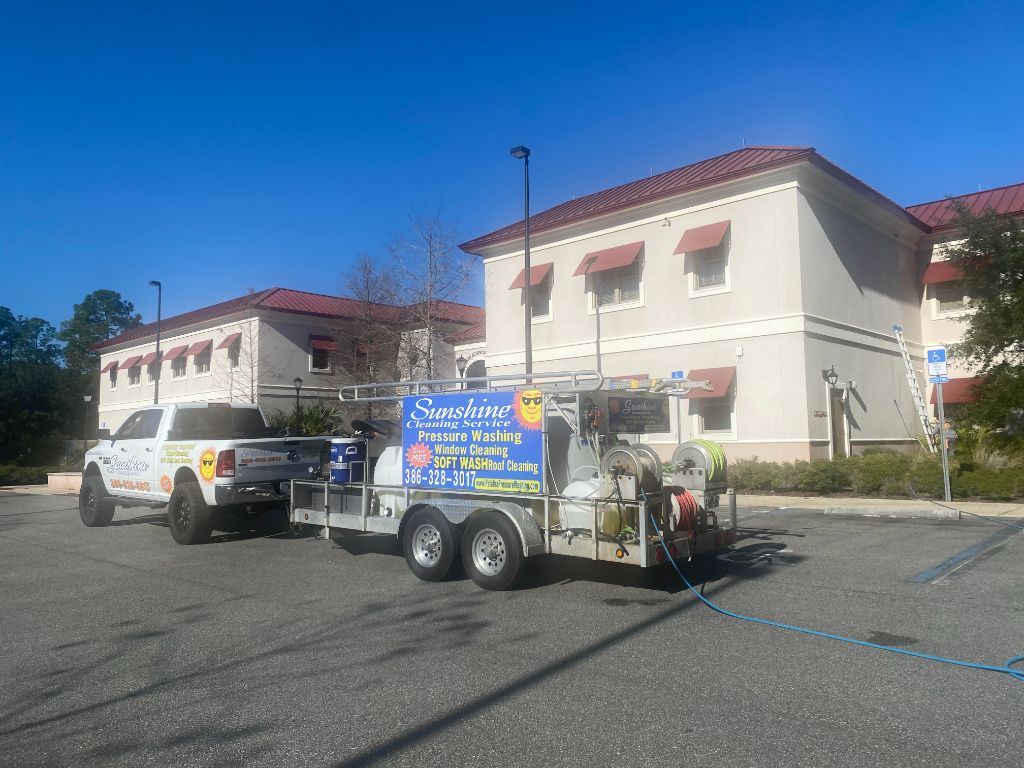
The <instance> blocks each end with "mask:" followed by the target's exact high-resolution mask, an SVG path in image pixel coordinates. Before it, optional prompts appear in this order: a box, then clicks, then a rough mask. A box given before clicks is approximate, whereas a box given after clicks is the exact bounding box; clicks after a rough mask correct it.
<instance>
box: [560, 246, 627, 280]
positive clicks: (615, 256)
mask: <svg viewBox="0 0 1024 768" xmlns="http://www.w3.org/2000/svg"><path fill="white" fill-rule="evenodd" d="M643 247H644V241H643V240H641V241H640V242H638V243H628V244H626V245H617V246H615V247H614V248H605V249H604V250H603V251H594V252H593V253H588V254H587V255H586V256H584V257H583V261H581V262H580V265H579V266H578V267H576V271H575V272H573V273H572V275H573V277H577V276H579V275H592V274H593V273H594V272H604V271H606V270H609V269H618V268H619V267H628V266H629V265H630V264H632V263H633V262H634V261H636V257H637V256H639V255H640V250H641V249H642V248H643Z"/></svg>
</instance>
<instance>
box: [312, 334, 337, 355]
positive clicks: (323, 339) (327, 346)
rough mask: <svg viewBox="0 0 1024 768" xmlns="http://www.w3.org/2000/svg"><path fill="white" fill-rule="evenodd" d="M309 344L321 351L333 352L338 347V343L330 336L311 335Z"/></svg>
mask: <svg viewBox="0 0 1024 768" xmlns="http://www.w3.org/2000/svg"><path fill="white" fill-rule="evenodd" d="M309 346H311V347H312V348H313V349H319V350H321V351H327V352H333V351H334V350H336V349H337V348H338V343H337V342H336V341H335V340H334V339H332V338H331V337H330V336H310V337H309Z"/></svg>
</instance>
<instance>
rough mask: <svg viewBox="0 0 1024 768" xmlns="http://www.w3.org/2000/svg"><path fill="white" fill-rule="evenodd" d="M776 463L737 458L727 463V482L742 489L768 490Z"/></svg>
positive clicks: (770, 488) (770, 487)
mask: <svg viewBox="0 0 1024 768" xmlns="http://www.w3.org/2000/svg"><path fill="white" fill-rule="evenodd" d="M777 467H778V464H775V463H774V462H766V461H758V460H757V457H756V456H755V457H754V458H752V459H737V460H736V461H734V462H733V463H732V464H730V465H729V483H730V484H731V485H732V486H733V487H734V488H737V489H742V490H744V491H770V490H772V480H773V478H774V477H775V473H776V468H777Z"/></svg>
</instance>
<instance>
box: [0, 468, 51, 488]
mask: <svg viewBox="0 0 1024 768" xmlns="http://www.w3.org/2000/svg"><path fill="white" fill-rule="evenodd" d="M60 471H61V470H60V468H59V467H19V466H15V465H14V464H0V485H43V484H45V483H46V473H47V472H60Z"/></svg>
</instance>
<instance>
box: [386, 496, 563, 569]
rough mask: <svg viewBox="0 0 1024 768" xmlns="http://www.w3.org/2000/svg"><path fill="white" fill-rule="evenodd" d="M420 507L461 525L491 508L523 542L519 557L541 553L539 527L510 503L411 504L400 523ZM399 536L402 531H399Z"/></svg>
mask: <svg viewBox="0 0 1024 768" xmlns="http://www.w3.org/2000/svg"><path fill="white" fill-rule="evenodd" d="M424 507H433V508H434V509H437V510H438V511H439V512H440V513H441V514H442V515H444V516H445V519H447V520H448V522H449V523H451V524H452V525H463V524H464V523H465V522H466V521H467V520H468V519H469V518H470V517H472V516H473V514H474V513H475V512H479V511H483V510H485V509H493V510H496V511H498V512H501V513H502V514H503V515H505V516H506V517H507V518H508V519H509V520H511V521H512V525H514V526H515V527H516V531H518V532H519V540H520V541H521V542H522V543H523V557H530V556H531V555H540V554H543V552H544V537H543V535H542V534H541V530H540V526H539V525H537V523H536V521H535V520H534V519H533V515H531V514H530V512H529V510H526V509H524V508H523V507H521V506H519V505H518V504H515V503H513V502H510V501H491V502H488V501H484V500H482V499H481V500H479V501H478V500H476V499H431V500H430V501H429V502H422V503H419V504H413V505H412V506H410V507H409V509H408V510H407V511H406V512H405V514H404V515H402V522H403V524H404V522H405V520H407V519H408V518H410V517H411V514H410V513H411V512H415V511H416V510H417V509H423V508H424ZM398 535H399V537H401V535H402V532H401V530H399V533H398Z"/></svg>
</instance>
